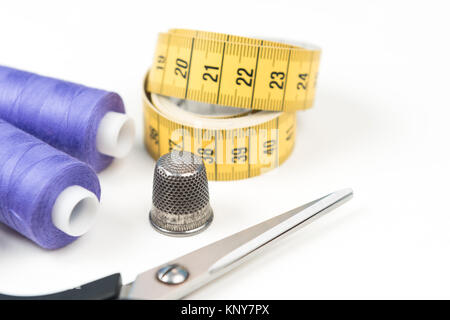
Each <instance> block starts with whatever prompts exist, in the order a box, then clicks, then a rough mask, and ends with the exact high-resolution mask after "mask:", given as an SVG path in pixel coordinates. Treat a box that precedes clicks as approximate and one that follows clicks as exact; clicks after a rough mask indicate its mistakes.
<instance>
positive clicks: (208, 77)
mask: <svg viewBox="0 0 450 320" xmlns="http://www.w3.org/2000/svg"><path fill="white" fill-rule="evenodd" d="M205 69H206V71H208V70H215V71H217V70H219V67H211V66H205ZM208 79H210V80H212V81H214V82H217V80H218V79H219V75H218V74H217V73H216V74H214V75H213V74H211V73H208V72H205V73H204V74H203V80H205V81H207V80H208Z"/></svg>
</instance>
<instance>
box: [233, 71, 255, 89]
mask: <svg viewBox="0 0 450 320" xmlns="http://www.w3.org/2000/svg"><path fill="white" fill-rule="evenodd" d="M237 74H238V76H240V77H238V78H237V79H236V84H237V85H239V86H240V85H241V84H245V85H246V86H248V87H251V86H252V83H253V79H252V78H253V69H251V70H250V71H247V70H245V69H244V68H239V69H238V70H237ZM244 77H246V78H247V79H246V78H244Z"/></svg>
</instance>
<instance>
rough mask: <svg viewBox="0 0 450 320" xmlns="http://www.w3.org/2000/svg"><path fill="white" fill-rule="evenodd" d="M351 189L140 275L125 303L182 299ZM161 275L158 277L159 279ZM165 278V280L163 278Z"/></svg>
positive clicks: (125, 291) (129, 288)
mask: <svg viewBox="0 0 450 320" xmlns="http://www.w3.org/2000/svg"><path fill="white" fill-rule="evenodd" d="M352 195H353V191H352V190H351V189H343V190H340V191H336V192H333V193H331V194H329V195H326V196H324V197H322V198H320V199H317V200H315V201H312V202H310V203H307V204H305V205H303V206H301V207H298V208H296V209H293V210H291V211H288V212H286V213H284V214H281V215H279V216H276V217H274V218H272V219H269V220H266V221H264V222H262V223H260V224H257V225H255V226H253V227H250V228H248V229H245V230H243V231H240V232H238V233H236V234H233V235H231V236H229V237H227V238H224V239H222V240H219V241H217V242H214V243H212V244H210V245H207V246H205V247H203V248H201V249H198V250H196V251H194V252H191V253H189V254H187V255H184V256H182V257H179V258H177V259H174V260H172V261H170V262H169V263H166V264H163V265H161V266H158V267H156V268H153V269H151V270H149V271H147V272H144V273H142V274H140V275H139V276H138V277H137V278H136V280H135V281H134V282H133V283H131V284H129V285H126V286H124V287H123V288H122V290H121V293H120V298H122V299H179V298H183V297H185V296H186V295H188V294H189V293H191V292H193V291H194V290H196V289H198V288H199V287H201V286H203V285H205V284H207V283H208V282H210V281H212V280H214V279H215V278H217V277H219V276H221V275H223V274H224V273H226V272H227V271H229V270H231V269H233V268H235V267H237V266H238V265H240V264H241V263H243V262H244V261H245V260H246V259H248V258H250V257H251V256H253V255H254V254H255V253H257V252H258V251H260V250H261V249H263V248H264V247H266V246H267V245H268V244H271V243H273V242H274V241H275V240H277V239H279V238H280V237H282V236H284V235H286V234H287V233H289V232H290V231H293V230H295V229H298V228H300V227H303V226H305V225H307V224H308V223H310V222H312V221H314V220H315V219H317V218H319V217H321V216H323V215H324V214H326V213H328V212H329V211H331V210H332V209H334V208H336V207H337V206H339V205H341V204H342V203H344V202H345V201H347V200H349V199H350V198H351V197H352ZM158 275H159V277H158ZM161 277H162V278H161Z"/></svg>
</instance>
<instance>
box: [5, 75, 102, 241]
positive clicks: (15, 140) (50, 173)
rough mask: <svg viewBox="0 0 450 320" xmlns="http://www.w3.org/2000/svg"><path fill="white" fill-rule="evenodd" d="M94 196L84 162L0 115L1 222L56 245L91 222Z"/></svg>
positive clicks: (96, 198)
mask: <svg viewBox="0 0 450 320" xmlns="http://www.w3.org/2000/svg"><path fill="white" fill-rule="evenodd" d="M0 76H1V74H0ZM99 199H100V184H99V181H98V178H97V176H96V174H95V172H94V171H93V170H92V169H91V168H90V167H89V166H88V165H87V164H85V163H83V162H81V161H79V160H77V159H75V158H73V157H71V156H69V155H67V154H65V153H64V152H62V151H59V150H57V149H55V148H53V147H51V146H49V145H48V144H46V143H44V142H42V141H41V140H39V139H37V138H35V137H33V136H31V135H29V134H27V133H25V132H23V131H22V130H20V129H18V128H16V127H14V126H12V125H11V124H9V123H7V122H5V121H3V120H1V119H0V222H2V223H4V224H6V225H8V226H9V227H11V228H13V229H15V230H16V231H17V232H19V233H21V234H22V235H24V236H25V237H27V238H29V239H31V240H32V241H34V242H35V243H37V244H38V245H39V246H41V247H43V248H46V249H56V248H60V247H63V246H65V245H67V244H69V243H71V242H73V241H74V240H75V239H77V237H79V236H80V235H82V234H83V233H85V232H86V231H87V230H88V229H89V228H90V227H91V225H92V223H93V222H94V219H95V216H96V213H97V208H98V201H99Z"/></svg>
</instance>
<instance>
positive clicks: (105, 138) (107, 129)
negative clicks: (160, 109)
mask: <svg viewBox="0 0 450 320" xmlns="http://www.w3.org/2000/svg"><path fill="white" fill-rule="evenodd" d="M134 138H135V126H134V120H133V119H132V118H131V117H130V116H129V115H126V114H123V113H118V112H108V113H106V114H105V116H104V117H103V119H102V121H100V124H99V126H98V130H97V150H98V151H99V152H101V153H103V154H106V155H108V156H111V157H115V158H123V157H125V156H126V155H127V154H128V153H129V152H130V151H131V148H133V144H134Z"/></svg>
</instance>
